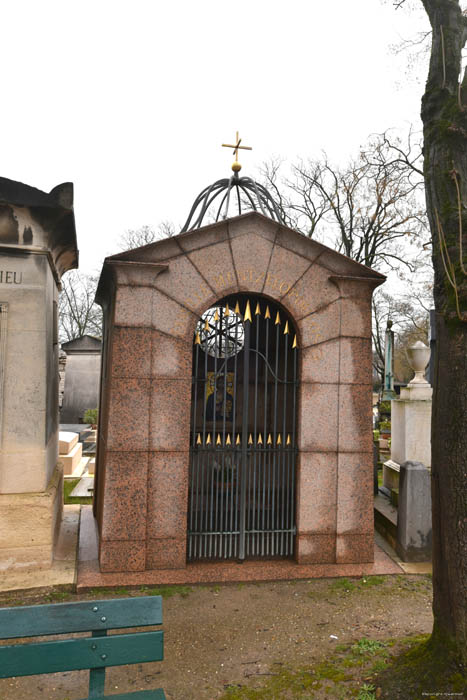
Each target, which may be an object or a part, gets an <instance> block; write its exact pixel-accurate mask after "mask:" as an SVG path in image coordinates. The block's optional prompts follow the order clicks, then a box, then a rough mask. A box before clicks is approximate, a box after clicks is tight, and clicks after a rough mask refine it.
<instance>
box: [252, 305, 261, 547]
mask: <svg viewBox="0 0 467 700" xmlns="http://www.w3.org/2000/svg"><path fill="white" fill-rule="evenodd" d="M257 303H259V302H257ZM259 315H260V314H257V313H256V309H255V315H254V319H255V323H256V347H255V350H256V352H255V408H254V411H255V418H254V433H253V439H254V442H253V445H254V451H255V452H254V458H253V470H254V471H253V518H252V522H253V530H258V529H259V523H258V513H257V510H258V505H259V499H258V505H257V501H256V484H257V483H258V482H259V477H258V479H257V478H256V466H257V457H258V456H259V455H258V425H257V422H258V415H257V414H258V360H259V355H258V350H259V318H258V316H259ZM257 537H258V535H257V534H254V535H253V543H252V544H253V547H252V554H253V555H256V554H257V551H256V540H257Z"/></svg>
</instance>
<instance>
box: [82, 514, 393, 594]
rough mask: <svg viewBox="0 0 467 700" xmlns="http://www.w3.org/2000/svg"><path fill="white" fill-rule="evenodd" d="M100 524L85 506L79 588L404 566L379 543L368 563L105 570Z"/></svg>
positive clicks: (357, 572) (373, 571)
mask: <svg viewBox="0 0 467 700" xmlns="http://www.w3.org/2000/svg"><path fill="white" fill-rule="evenodd" d="M97 542H98V540H97V528H96V521H95V519H94V516H93V513H92V506H82V508H81V523H80V536H79V552H78V578H77V590H78V592H79V591H85V590H87V589H88V588H94V587H100V586H108V587H110V588H112V587H114V586H116V587H118V586H125V585H126V586H140V585H160V584H196V583H222V582H223V581H232V582H238V583H240V582H247V581H280V580H293V579H310V578H326V577H330V578H332V577H338V576H374V575H377V574H378V575H380V574H400V573H402V568H401V566H399V565H398V564H397V563H395V562H394V561H393V560H392V559H391V558H390V557H389V556H388V555H387V554H386V553H385V552H384V551H383V550H382V549H381V547H379V546H378V545H376V544H375V560H374V562H372V563H367V564H296V563H295V562H294V561H290V560H286V559H283V560H280V561H272V560H265V559H263V560H260V561H258V560H256V561H245V562H243V564H238V563H237V562H233V561H226V562H218V561H216V562H213V563H205V562H202V563H198V562H197V563H193V564H188V565H187V567H186V568H185V569H158V570H153V571H141V572H131V573H129V572H119V573H105V574H102V573H101V572H100V570H99V563H98V559H97V551H98V544H97Z"/></svg>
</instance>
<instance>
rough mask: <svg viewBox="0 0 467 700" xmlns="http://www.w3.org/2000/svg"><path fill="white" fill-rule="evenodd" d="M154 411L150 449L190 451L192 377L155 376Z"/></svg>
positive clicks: (153, 387)
mask: <svg viewBox="0 0 467 700" xmlns="http://www.w3.org/2000/svg"><path fill="white" fill-rule="evenodd" d="M150 410H151V414H150V418H149V426H150V427H149V433H150V438H149V442H150V450H162V451H171V452H184V451H186V450H188V448H189V441H190V411H191V379H188V378H187V379H153V380H152V381H151V409H150Z"/></svg>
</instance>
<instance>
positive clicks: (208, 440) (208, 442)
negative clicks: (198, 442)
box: [206, 433, 211, 445]
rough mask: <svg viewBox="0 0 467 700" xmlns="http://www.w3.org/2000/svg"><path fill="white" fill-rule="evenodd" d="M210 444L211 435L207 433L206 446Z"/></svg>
mask: <svg viewBox="0 0 467 700" xmlns="http://www.w3.org/2000/svg"><path fill="white" fill-rule="evenodd" d="M210 444H211V433H208V436H207V438H206V445H210Z"/></svg>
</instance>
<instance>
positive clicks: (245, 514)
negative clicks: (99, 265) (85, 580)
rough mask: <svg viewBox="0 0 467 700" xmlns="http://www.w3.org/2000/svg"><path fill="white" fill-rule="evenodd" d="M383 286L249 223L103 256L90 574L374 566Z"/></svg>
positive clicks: (324, 253) (244, 219)
mask: <svg viewBox="0 0 467 700" xmlns="http://www.w3.org/2000/svg"><path fill="white" fill-rule="evenodd" d="M245 180H246V178H245ZM250 182H251V181H250ZM255 187H256V185H255ZM198 226H199V221H198ZM383 281H384V277H383V276H382V275H380V274H379V273H377V272H374V271H373V270H370V269H369V268H366V267H364V266H362V265H360V264H358V263H356V262H354V261H352V260H350V259H349V258H346V257H345V256H343V255H340V254H339V253H337V252H335V251H333V250H331V249H329V248H327V247H326V246H323V245H321V244H320V243H317V242H316V241H314V240H312V239H309V238H307V237H305V236H303V235H301V234H299V233H298V232H296V231H293V230H291V229H289V228H287V227H286V226H284V225H282V224H280V223H277V222H276V221H273V220H271V219H269V218H267V217H265V216H263V215H261V214H259V213H256V212H254V213H249V214H245V215H242V216H238V217H235V218H231V219H227V220H226V221H222V222H219V223H216V224H213V225H210V226H205V227H204V228H199V229H198V230H193V231H189V232H188V233H184V234H181V235H179V236H174V237H172V238H170V239H167V240H163V241H159V242H157V243H153V244H150V245H147V246H145V247H143V248H138V249H136V250H132V251H128V252H126V253H122V254H119V255H114V256H112V257H110V258H107V259H106V260H105V262H104V267H103V271H102V274H101V278H100V282H99V286H98V292H97V297H96V299H97V301H98V303H99V304H101V306H102V308H103V310H104V344H103V365H102V368H103V369H102V377H101V400H100V414H99V431H98V453H97V469H96V492H97V493H96V499H95V504H94V512H95V517H96V519H97V526H98V531H99V561H100V568H101V571H102V572H111V571H143V570H154V569H169V568H173V569H182V568H184V567H185V566H186V565H187V561H188V562H191V561H198V560H209V559H234V560H236V559H240V560H242V559H243V558H252V557H253V558H258V557H260V558H261V557H263V558H270V557H281V556H286V557H290V556H293V557H294V558H295V560H296V561H297V562H298V563H349V562H369V561H372V560H373V553H374V539H373V444H372V431H371V428H372V362H371V296H372V291H373V289H374V288H375V287H377V286H378V285H380V284H381V283H382V282H383Z"/></svg>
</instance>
